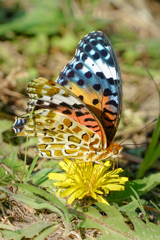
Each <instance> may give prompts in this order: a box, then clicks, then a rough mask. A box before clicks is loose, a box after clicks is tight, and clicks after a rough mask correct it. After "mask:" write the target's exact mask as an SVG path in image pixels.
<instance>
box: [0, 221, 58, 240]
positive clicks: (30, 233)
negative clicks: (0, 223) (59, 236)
mask: <svg viewBox="0 0 160 240" xmlns="http://www.w3.org/2000/svg"><path fill="white" fill-rule="evenodd" d="M52 225H53V223H48V222H46V221H45V222H44V221H40V222H38V223H35V224H31V225H29V226H27V228H23V229H19V230H17V231H10V230H3V231H2V236H3V238H4V239H5V240H9V239H13V240H21V239H22V238H24V237H25V238H33V237H34V236H36V235H38V234H39V233H40V232H41V231H42V230H43V229H45V228H48V227H50V226H52ZM53 227H54V228H55V226H52V228H53Z"/></svg>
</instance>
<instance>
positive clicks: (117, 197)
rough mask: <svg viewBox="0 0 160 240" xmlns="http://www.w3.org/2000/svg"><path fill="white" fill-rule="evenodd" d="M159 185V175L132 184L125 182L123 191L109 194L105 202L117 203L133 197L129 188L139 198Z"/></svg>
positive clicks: (137, 180)
mask: <svg viewBox="0 0 160 240" xmlns="http://www.w3.org/2000/svg"><path fill="white" fill-rule="evenodd" d="M159 184H160V173H155V174H152V175H150V176H149V177H145V178H143V179H136V180H134V181H132V182H126V187H125V190H124V191H120V192H111V193H110V195H109V196H108V197H107V201H109V202H119V201H121V200H125V199H130V196H131V195H133V191H132V190H131V187H132V188H133V189H134V190H135V191H136V192H137V194H138V196H141V195H143V194H145V193H147V192H149V191H150V190H151V189H153V188H154V187H156V186H157V185H159Z"/></svg>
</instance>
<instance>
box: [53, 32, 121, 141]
mask: <svg viewBox="0 0 160 240" xmlns="http://www.w3.org/2000/svg"><path fill="white" fill-rule="evenodd" d="M57 82H58V83H59V84H61V85H62V86H64V87H65V88H68V89H69V90H70V91H72V92H73V93H74V94H76V95H77V96H78V97H79V98H80V99H82V100H83V102H84V103H86V104H87V106H89V108H90V109H92V111H93V113H94V114H95V116H96V117H97V118H98V119H99V121H100V122H101V123H102V125H103V128H104V130H105V133H106V136H107V140H108V143H109V142H111V141H112V139H113V137H114V135H115V132H116V130H117V128H118V124H119V120H120V115H121V109H122V84H121V76H120V70H119V64H118V60H117V57H116V54H115V52H114V50H113V47H112V45H111V43H110V41H109V39H108V38H107V37H106V36H105V35H104V34H103V33H102V32H93V33H90V34H88V35H87V36H85V37H84V38H83V39H82V40H81V41H80V43H79V45H78V48H77V50H76V54H75V57H74V58H73V59H72V60H71V62H70V63H69V64H67V66H66V67H65V68H64V69H63V71H62V72H61V74H60V75H59V77H58V79H57ZM102 141H103V139H102ZM104 141H105V138H104Z"/></svg>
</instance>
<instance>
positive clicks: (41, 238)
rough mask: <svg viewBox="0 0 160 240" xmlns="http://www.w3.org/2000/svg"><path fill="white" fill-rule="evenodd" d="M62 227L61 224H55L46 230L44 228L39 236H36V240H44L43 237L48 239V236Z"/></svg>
mask: <svg viewBox="0 0 160 240" xmlns="http://www.w3.org/2000/svg"><path fill="white" fill-rule="evenodd" d="M59 228H60V226H59V225H54V226H51V227H49V228H47V229H46V230H44V231H43V232H42V233H40V234H39V235H38V236H37V237H35V238H34V240H43V239H46V237H47V236H48V235H49V234H51V233H53V232H55V231H57V230H58V229H59Z"/></svg>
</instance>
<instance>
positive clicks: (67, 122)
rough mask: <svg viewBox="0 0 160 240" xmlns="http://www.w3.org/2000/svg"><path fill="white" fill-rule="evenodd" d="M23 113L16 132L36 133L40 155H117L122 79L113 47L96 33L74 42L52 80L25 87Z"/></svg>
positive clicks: (83, 157)
mask: <svg viewBox="0 0 160 240" xmlns="http://www.w3.org/2000/svg"><path fill="white" fill-rule="evenodd" d="M27 92H28V94H29V97H30V100H29V102H28V107H27V110H26V114H23V115H21V116H19V117H17V118H16V120H15V123H14V125H13V128H14V130H15V132H16V133H17V134H18V136H27V135H28V136H29V137H32V136H33V137H34V136H36V137H38V149H39V155H40V156H42V157H48V158H55V159H62V158H63V157H67V158H71V159H75V158H77V159H81V160H82V161H98V162H99V161H102V160H105V159H108V158H110V157H112V158H116V157H117V156H118V154H119V153H120V151H121V150H122V148H123V147H122V146H121V145H119V144H116V143H113V138H114V136H115V133H116V131H117V129H118V125H119V121H120V117H121V111H122V81H121V73H120V68H119V63H118V60H117V57H116V54H115V52H114V49H113V47H112V45H111V43H110V41H109V39H108V38H107V37H106V36H105V34H104V33H102V32H100V31H95V32H91V33H89V34H88V35H86V36H85V37H84V38H83V39H82V40H81V41H80V42H79V44H78V47H77V49H76V53H75V56H74V58H73V59H72V60H71V61H70V62H69V63H68V64H67V65H66V66H65V68H64V69H63V70H62V72H61V73H60V75H59V77H58V78H57V80H56V82H52V81H50V80H48V79H46V78H43V77H39V78H36V79H34V80H32V81H31V82H30V83H29V85H28V88H27Z"/></svg>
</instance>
